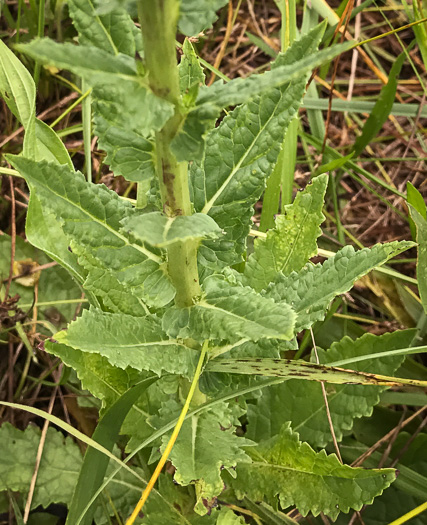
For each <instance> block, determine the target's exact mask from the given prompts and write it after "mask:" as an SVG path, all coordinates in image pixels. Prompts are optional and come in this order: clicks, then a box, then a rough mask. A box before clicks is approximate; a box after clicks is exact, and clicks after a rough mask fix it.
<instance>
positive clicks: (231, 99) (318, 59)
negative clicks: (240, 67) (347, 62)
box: [197, 24, 354, 108]
mask: <svg viewBox="0 0 427 525" xmlns="http://www.w3.org/2000/svg"><path fill="white" fill-rule="evenodd" d="M324 27H325V24H320V25H319V26H317V27H316V28H314V29H313V30H312V31H311V32H310V33H309V34H308V35H305V36H304V37H302V38H301V39H300V40H298V41H296V45H295V44H293V45H292V46H291V47H290V49H289V52H288V53H286V54H285V55H279V57H278V59H277V60H276V62H275V63H274V64H275V66H274V69H273V70H272V71H267V72H266V73H263V74H262V75H251V76H250V77H248V78H236V79H233V80H231V81H230V82H227V83H226V84H225V83H223V82H215V83H214V84H213V85H212V86H210V87H204V88H201V89H200V91H199V96H198V99H197V104H198V105H199V106H202V105H204V104H208V105H210V106H215V107H217V108H223V107H227V106H234V105H236V104H241V103H244V102H247V101H248V100H250V99H252V98H253V97H255V96H257V95H259V94H261V93H265V92H268V91H270V90H271V89H273V88H275V87H279V86H281V85H283V84H284V83H286V82H291V81H293V80H295V79H298V78H301V77H303V76H305V75H307V74H309V73H310V72H311V71H312V70H313V69H314V68H316V67H318V66H320V65H321V64H323V63H324V62H328V61H329V60H331V59H332V58H334V57H335V56H337V55H340V54H341V53H344V52H345V51H347V50H348V49H350V48H351V47H352V46H353V45H354V43H353V42H346V43H344V44H337V45H335V46H332V47H329V48H326V49H322V50H320V51H315V49H313V47H312V46H313V43H315V44H316V46H317V45H318V43H319V37H320V38H321V36H322V34H323V30H324ZM301 42H302V43H303V44H304V46H305V50H304V51H305V53H304V54H302V55H301V54H299V53H298V52H297V53H296V54H295V51H296V49H298V48H300V46H298V44H301ZM307 48H308V49H307ZM301 51H302V49H301V48H300V52H301ZM286 55H287V57H288V59H287V60H283V59H282V58H281V57H285V56H286Z"/></svg>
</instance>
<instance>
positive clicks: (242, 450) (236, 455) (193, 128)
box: [0, 0, 414, 525]
mask: <svg viewBox="0 0 427 525" xmlns="http://www.w3.org/2000/svg"><path fill="white" fill-rule="evenodd" d="M226 3H227V2H225V1H224V0H216V1H215V2H209V1H207V0H203V1H195V0H181V2H179V1H178V0H162V1H159V0H139V1H138V2H137V13H138V19H139V24H140V29H139V27H137V26H136V25H135V23H134V21H133V19H132V17H131V15H132V16H134V15H135V4H134V3H131V2H129V3H128V2H123V1H119V0H110V1H109V2H105V3H103V2H97V3H96V2H95V3H91V2H87V1H86V0H68V8H69V12H70V16H71V17H72V20H73V24H74V26H75V28H76V30H77V32H78V45H76V44H75V43H61V44H60V43H56V42H54V41H52V40H49V39H44V38H42V39H37V40H33V41H31V42H30V43H27V44H22V45H17V46H16V49H17V50H18V51H19V52H20V53H22V54H24V55H25V56H27V57H30V58H32V59H34V60H35V61H37V62H38V63H39V64H43V65H46V66H55V67H56V68H59V69H65V70H68V71H70V72H72V73H73V74H74V75H76V76H77V77H80V78H81V79H82V81H83V82H84V85H85V86H86V87H89V88H90V89H91V93H90V97H91V109H92V115H93V134H94V135H95V136H96V137H98V147H99V148H100V149H101V150H103V151H105V153H106V157H105V162H106V163H107V164H108V165H109V166H110V168H111V170H112V171H113V172H114V174H115V175H122V176H123V177H124V178H125V179H126V180H128V181H130V182H131V183H135V184H136V185H137V199H136V201H135V202H132V201H131V200H129V199H124V198H122V197H120V196H119V195H118V194H116V193H115V192H114V191H112V190H110V189H108V188H107V187H106V186H104V185H102V184H94V183H92V182H89V181H87V180H86V178H85V177H84V175H83V174H82V173H80V172H78V171H76V170H75V169H74V167H73V163H72V161H71V159H70V157H69V155H68V152H67V150H66V149H65V147H64V145H63V143H62V142H61V140H60V139H59V138H58V136H57V135H56V134H55V133H54V132H53V131H52V129H50V128H48V127H47V126H46V125H45V124H44V123H43V122H41V121H40V120H38V119H37V118H36V116H35V115H36V111H35V87H34V83H33V81H32V78H31V76H30V75H29V73H28V72H27V71H26V69H25V68H24V66H23V65H22V64H21V63H20V62H19V61H18V59H17V58H16V57H15V56H14V55H13V53H12V52H11V51H9V50H7V48H5V49H3V47H2V55H3V56H4V57H7V60H8V61H9V62H7V63H8V67H10V69H9V71H12V70H13V71H18V72H19V75H17V76H19V78H20V80H19V81H15V83H14V84H13V83H10V81H9V80H8V77H7V75H5V67H6V66H4V64H6V59H4V60H3V62H2V64H3V66H2V67H3V70H2V75H1V86H0V87H1V91H2V93H3V95H4V96H5V100H6V102H7V103H8V105H9V107H10V109H11V110H12V111H13V112H14V114H15V116H16V117H17V118H18V119H19V120H20V121H21V123H22V124H23V126H24V127H25V140H24V146H23V152H22V154H20V155H15V156H14V155H8V156H7V160H8V161H9V162H10V164H11V165H12V166H13V167H14V168H15V169H16V170H17V171H18V172H19V173H20V174H21V175H22V176H23V177H24V178H25V180H26V181H27V183H28V186H29V188H30V194H31V196H30V202H29V207H28V216H27V223H26V235H27V239H28V241H29V242H30V243H31V244H32V245H34V246H35V247H37V248H38V249H40V250H42V251H44V252H45V253H46V254H47V255H49V257H51V258H52V259H53V260H54V261H57V262H58V263H59V264H60V265H61V266H63V267H64V268H66V270H67V271H68V272H69V273H70V274H71V276H72V277H73V278H74V280H75V281H76V282H77V283H78V285H79V286H80V287H81V289H82V290H83V291H84V293H85V297H86V298H87V300H88V302H89V305H88V307H87V308H84V309H83V311H82V312H81V314H80V315H79V317H78V318H77V319H75V320H74V321H72V322H70V323H69V325H68V327H67V328H66V329H65V330H61V331H59V332H58V333H57V334H56V335H54V336H53V338H52V339H50V340H47V341H46V342H45V345H44V350H45V351H46V352H49V353H50V354H52V355H54V356H57V357H59V358H60V359H61V360H62V361H63V363H64V364H65V365H67V366H69V367H71V368H73V369H74V370H75V372H76V374H77V376H78V378H79V379H80V381H81V385H82V387H83V388H84V389H86V390H87V391H89V392H90V393H91V394H92V395H93V396H94V397H95V398H97V399H98V400H100V406H101V408H100V415H101V419H100V423H99V425H100V427H101V425H104V427H106V422H107V421H110V422H109V425H110V428H111V432H112V435H115V439H113V440H112V441H111V440H110V442H109V441H108V440H106V439H105V437H104V438H102V439H99V440H98V441H99V443H100V444H101V445H102V447H104V448H103V450H104V451H105V449H106V448H107V449H108V450H109V451H110V452H111V454H112V455H115V456H116V457H117V458H118V457H119V456H120V454H119V452H118V449H117V447H116V446H115V445H114V442H115V441H116V438H117V437H118V436H117V434H118V432H119V430H120V432H121V434H122V436H123V437H122V438H121V439H120V443H122V444H123V440H124V439H125V440H126V441H125V442H126V452H128V453H132V454H133V455H135V459H136V460H137V461H135V462H134V463H133V464H131V465H132V466H131V468H130V469H129V470H130V472H129V470H126V469H124V468H123V465H122V468H121V469H120V468H118V469H116V466H117V465H116V464H115V463H114V461H110V465H109V466H108V460H109V458H108V457H107V456H105V455H103V452H102V451H96V454H99V456H96V457H97V458H98V461H93V460H92V464H91V465H92V469H89V468H88V467H87V465H88V462H89V460H90V458H91V454H92V458H93V457H94V456H93V454H95V452H94V450H92V449H91V448H89V449H88V452H87V455H86V458H85V460H84V462H83V460H82V458H81V456H80V453H79V449H78V447H77V445H76V444H75V443H73V442H72V441H68V440H67V447H68V452H67V457H68V458H69V459H70V458H71V459H70V461H71V460H72V463H73V465H74V466H75V465H77V466H78V468H77V471H76V472H75V474H73V475H71V478H72V483H71V487H70V489H69V490H68V491H67V490H63V491H62V493H60V494H58V496H55V497H52V499H50V500H49V498H47V497H46V496H44V497H43V495H42V493H41V492H39V493H37V491H36V497H35V498H34V501H33V505H34V506H37V505H45V506H47V505H48V504H49V503H50V502H52V501H56V502H60V503H63V504H66V505H67V506H68V507H69V513H68V518H67V524H68V525H76V524H77V523H81V524H90V523H92V520H93V519H94V520H95V522H96V523H97V524H103V523H110V521H109V520H110V518H109V517H108V515H113V514H116V515H117V514H119V515H121V516H122V517H123V518H124V519H126V517H128V516H129V515H130V514H131V512H132V509H133V508H134V506H135V504H136V503H137V501H138V500H139V498H140V494H141V491H143V490H144V488H145V484H146V482H147V481H148V478H149V476H150V475H151V473H152V471H153V470H154V467H155V464H156V463H157V461H158V460H159V458H160V457H161V455H162V454H163V453H164V452H165V450H166V447H167V445H168V442H169V439H170V436H171V434H172V431H173V429H174V427H175V423H176V420H177V418H178V416H179V415H180V413H181V411H182V407H183V405H184V403H185V401H186V399H187V401H188V403H189V410H188V412H187V413H186V418H185V421H184V423H183V425H182V428H181V429H180V432H179V434H178V436H177V438H176V441H175V442H174V446H173V447H172V449H171V450H170V451H169V449H167V452H168V454H167V459H168V460H169V462H170V467H169V468H168V469H167V471H165V472H164V473H162V474H161V475H160V477H159V480H158V482H157V483H156V485H155V488H154V489H153V490H152V491H151V493H150V494H149V495H148V499H147V502H146V503H145V506H144V507H143V511H142V514H140V515H139V517H138V518H137V520H139V521H137V522H138V523H144V524H153V525H159V524H162V523H165V524H170V523H177V524H187V525H188V524H198V523H206V524H210V523H211V524H215V523H218V524H222V525H226V524H243V523H244V522H245V521H244V519H243V517H242V515H243V514H241V513H240V512H239V509H240V510H243V511H245V509H246V511H245V512H247V513H249V514H247V515H251V514H250V513H251V512H256V509H262V511H263V512H264V513H265V514H266V515H267V514H268V513H270V515H271V516H273V515H274V516H276V517H277V516H279V517H280V516H282V518H281V519H282V520H283V521H281V523H288V522H289V523H294V521H293V520H292V519H291V518H288V517H286V516H284V514H282V513H283V512H285V511H286V512H288V511H289V510H291V509H292V508H296V509H297V511H298V512H299V513H300V514H301V515H302V516H306V515H307V514H309V513H311V514H312V516H314V517H316V516H319V514H321V513H322V514H323V515H326V516H329V517H330V518H331V519H332V520H335V519H336V518H337V517H338V515H339V514H340V513H348V512H350V511H351V510H352V509H353V510H360V509H361V508H362V506H364V505H369V504H371V503H372V502H373V501H374V498H376V497H377V496H380V495H381V494H382V493H383V491H384V490H385V489H387V488H388V487H389V485H390V484H391V483H393V481H394V480H395V478H396V471H395V470H394V469H391V468H383V469H366V468H353V467H351V466H348V465H345V464H342V462H341V461H340V459H339V458H338V457H337V455H336V454H335V453H334V452H333V448H331V444H332V442H333V436H332V433H331V422H332V426H333V431H334V434H335V438H336V441H337V442H338V443H339V442H340V441H341V440H342V439H343V437H344V436H345V435H348V434H349V433H351V430H352V427H353V422H354V421H355V419H356V418H361V417H363V416H369V415H370V414H371V413H372V410H373V407H374V406H375V405H376V404H378V402H379V399H380V397H379V396H380V393H381V392H382V391H383V390H384V389H385V388H387V387H389V386H392V385H395V384H402V382H403V383H405V381H406V384H411V380H399V379H393V375H394V373H395V372H396V370H397V369H398V368H399V366H400V365H401V364H402V362H403V360H404V355H400V354H399V353H396V355H391V356H388V357H384V358H378V357H377V358H374V357H367V358H365V359H364V356H371V354H381V353H382V352H385V351H387V352H388V351H391V350H399V349H402V348H406V347H408V346H409V345H410V344H411V341H412V340H413V337H414V331H413V330H403V331H396V332H394V333H388V334H384V335H381V336H374V335H371V334H366V335H363V336H362V337H360V338H359V339H355V340H354V339H350V338H349V337H346V338H344V339H343V340H338V341H336V342H335V343H333V344H332V345H331V347H330V348H329V349H327V350H323V349H320V348H319V349H318V350H317V353H315V352H314V351H313V353H312V355H311V356H309V357H308V358H307V359H306V360H298V359H296V360H291V359H289V357H290V356H293V355H294V354H295V352H294V351H295V350H297V349H298V342H297V341H298V340H297V337H298V335H299V334H302V333H303V332H305V331H310V330H311V328H312V327H313V325H314V324H315V323H317V322H319V321H322V320H323V319H324V318H325V316H326V314H327V312H328V308H329V306H330V304H331V301H332V300H333V299H334V298H335V297H337V296H339V295H340V294H344V293H346V292H348V291H349V290H350V289H351V288H352V286H353V284H354V283H355V281H357V280H358V279H360V278H361V277H363V276H364V275H366V274H367V273H368V272H370V271H371V270H372V269H374V268H376V267H378V266H380V265H382V264H384V263H386V262H387V261H388V260H389V259H390V258H392V257H394V256H395V255H397V254H400V253H401V252H403V251H405V250H407V249H408V248H410V247H412V246H413V245H414V243H412V242H406V241H402V242H391V243H388V244H378V245H375V246H373V247H372V248H369V249H368V248H365V249H361V250H355V249H354V248H353V247H352V246H344V247H343V248H342V249H340V250H339V251H338V252H337V253H336V255H335V256H333V257H330V258H329V259H327V260H326V261H325V262H324V263H323V264H320V263H318V264H313V263H312V262H310V259H311V258H312V257H313V256H315V255H317V253H318V247H317V239H318V237H319V236H320V235H321V233H322V232H321V229H320V225H321V224H322V222H323V221H324V216H323V213H322V208H323V205H324V196H325V192H326V188H327V185H328V175H326V174H324V175H319V176H315V177H313V178H312V179H311V181H310V182H309V183H308V184H307V186H306V187H305V188H304V189H303V191H301V192H297V194H296V197H295V200H294V202H293V203H292V204H289V205H285V206H284V207H283V210H282V213H281V214H279V215H277V216H276V219H275V225H274V227H273V228H271V229H270V230H268V232H267V233H266V234H261V233H259V234H258V232H256V231H255V232H254V231H253V228H254V225H253V222H252V216H253V215H254V206H255V204H256V203H257V202H258V201H259V200H260V199H261V197H262V195H263V191H264V189H265V186H266V183H267V181H268V179H269V177H270V175H271V174H272V172H273V169H274V167H275V165H276V163H277V160H278V156H279V153H280V151H281V148H282V144H283V138H284V135H285V133H286V129H287V127H288V126H289V124H290V123H291V122H292V121H294V119H295V118H296V117H297V115H298V110H299V108H300V107H301V105H302V101H303V97H304V94H305V91H306V86H307V82H308V80H309V78H310V76H311V74H312V72H313V70H315V69H316V68H318V67H319V66H320V65H322V64H324V63H325V62H327V61H330V60H331V59H333V58H334V57H336V56H338V55H339V54H341V53H343V52H344V51H346V50H348V49H349V48H350V47H351V46H352V45H353V44H352V43H344V44H338V45H335V46H332V47H327V48H322V49H320V50H319V46H320V44H321V42H322V37H323V34H324V31H325V24H323V23H322V24H320V25H318V26H317V27H314V28H313V29H312V30H311V31H310V32H308V34H305V35H303V36H301V37H300V38H299V39H298V40H296V41H295V42H294V43H293V44H292V45H291V46H290V47H289V49H288V50H287V51H286V52H285V53H280V54H279V55H278V57H277V59H276V60H275V61H274V62H273V63H272V64H271V69H270V70H269V71H267V72H265V73H263V74H259V75H255V74H254V75H252V76H250V77H249V78H238V79H235V80H231V81H229V82H224V81H223V80H217V81H215V82H214V83H213V84H212V85H211V86H209V87H207V86H206V85H205V73H204V69H203V68H202V66H201V65H200V61H199V59H198V56H197V54H196V52H195V49H194V47H193V44H192V43H191V40H190V39H189V38H186V39H185V40H184V43H183V45H182V49H181V51H180V53H179V60H178V62H177V48H176V35H177V31H178V32H179V33H181V34H184V35H186V36H187V37H192V36H196V35H198V34H199V33H200V32H201V31H203V30H204V29H205V28H207V27H209V26H210V25H211V24H212V22H213V21H214V20H215V19H216V14H215V13H216V10H217V9H218V8H220V7H222V6H224V5H225V4H226ZM4 47H5V46H4ZM8 82H9V84H8ZM19 82H21V84H19ZM24 88H25V89H24ZM251 234H254V235H255V241H254V243H253V247H252V244H251V243H249V244H248V238H249V237H250V235H251ZM201 356H202V359H201ZM352 358H356V359H355V362H354V363H352V364H349V365H348V366H347V367H345V366H344V368H342V367H341V368H336V367H334V366H333V365H334V364H335V363H339V362H340V361H345V360H348V361H350V362H351V360H352ZM324 382H327V383H328V384H330V385H332V387H333V390H331V391H330V392H329V390H328V392H329V396H328V397H329V403H328V405H329V411H330V420H328V417H327V412H326V408H325V401H324V397H323V395H322V385H323V384H324ZM191 385H193V387H194V385H196V386H195V388H191ZM132 387H133V388H132ZM328 389H329V387H328ZM190 391H191V399H190V397H188V395H189V392H190ZM331 392H332V393H331ZM188 403H187V404H188ZM118 407H119V408H120V410H119V408H118ZM113 415H114V417H113ZM50 432H51V433H52V443H51V445H50V446H52V447H54V446H55V443H54V434H55V433H59V432H58V431H55V430H52V429H51V430H50ZM114 432H115V434H114ZM100 435H101V431H99V433H98V436H100ZM93 439H94V440H95V441H96V440H97V434H96V433H95V435H94V436H93ZM48 443H50V442H48ZM57 446H59V445H58V444H57ZM328 447H329V448H328ZM326 448H327V449H328V451H326V450H325V449H326ZM119 463H120V461H119ZM94 465H95V466H96V467H95V468H93V466H94ZM70 469H71V465H70ZM79 469H81V473H80V477H79ZM75 470H76V469H75V468H74V471H75ZM94 472H95V473H94ZM73 476H74V477H73ZM105 476H106V480H107V481H104V477H105ZM89 479H90V480H91V481H90V483H91V485H90V488H87V487H88V485H86V490H84V489H82V487H85V481H86V483H87V482H88V480H89ZM10 488H11V489H13V490H20V489H19V488H16V487H10ZM101 489H104V492H102V491H101ZM55 490H56V489H55ZM55 490H54V489H51V492H52V493H53V492H54V491H55ZM97 493H98V497H95V496H96V495H97ZM107 495H108V496H107ZM106 502H107V503H106ZM108 502H110V503H108ZM230 505H231V506H230ZM233 509H234V510H233ZM283 516H284V517H283ZM285 518H286V519H285ZM286 520H288V521H286ZM267 522H268V521H267ZM267 522H266V523H267ZM268 523H269V522H268ZM274 523H278V521H274Z"/></svg>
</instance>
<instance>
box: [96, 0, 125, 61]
mask: <svg viewBox="0 0 427 525" xmlns="http://www.w3.org/2000/svg"><path fill="white" fill-rule="evenodd" d="M89 4H90V7H91V8H92V11H93V12H94V13H95V12H96V10H95V6H94V5H93V2H92V0H89ZM110 16H111V15H110ZM95 20H96V21H97V22H98V24H99V25H100V26H101V28H102V30H103V31H104V33H105V36H106V37H107V40H108V41H109V42H110V45H111V47H112V49H113V53H114V54H115V55H116V56H117V55H118V54H119V50H118V49H117V47H116V45H115V44H114V42H113V39H112V38H111V35H110V33H109V32H108V31H107V28H106V27H105V26H104V24H103V23H102V22H101V18H100V16H99V15H95Z"/></svg>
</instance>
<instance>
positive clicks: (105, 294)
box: [83, 261, 148, 317]
mask: <svg viewBox="0 0 427 525" xmlns="http://www.w3.org/2000/svg"><path fill="white" fill-rule="evenodd" d="M84 264H85V266H86V268H87V270H88V273H87V277H86V280H85V281H84V283H83V287H84V289H85V290H86V291H88V292H90V293H93V294H94V295H96V297H98V299H99V300H100V302H101V303H102V307H103V309H104V310H106V311H108V312H112V313H115V314H120V313H122V314H129V315H133V316H135V317H144V316H145V315H146V314H147V313H148V309H147V306H146V305H145V304H144V301H142V300H141V297H140V296H139V294H138V293H137V292H136V291H135V290H133V289H132V287H131V286H128V285H127V284H126V283H123V282H120V281H119V280H118V279H117V277H116V276H115V275H114V273H113V272H112V271H111V270H109V269H108V268H97V267H95V266H91V265H90V264H89V263H88V261H85V262H84Z"/></svg>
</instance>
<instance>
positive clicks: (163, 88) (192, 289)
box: [138, 0, 200, 307]
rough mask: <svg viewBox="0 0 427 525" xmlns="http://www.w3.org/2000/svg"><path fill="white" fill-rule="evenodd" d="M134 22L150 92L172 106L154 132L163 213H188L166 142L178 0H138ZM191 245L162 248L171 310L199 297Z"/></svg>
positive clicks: (174, 82) (175, 123) (180, 165)
mask: <svg viewBox="0 0 427 525" xmlns="http://www.w3.org/2000/svg"><path fill="white" fill-rule="evenodd" d="M138 12H139V19H140V22H141V29H142V36H143V41H144V53H145V63H146V67H147V70H148V79H149V84H150V88H151V90H152V91H153V92H154V93H155V94H156V95H157V96H158V97H162V98H164V99H165V100H167V101H168V102H171V103H172V104H174V106H175V112H174V115H173V116H172V118H171V119H170V120H169V121H168V122H167V123H166V124H165V126H164V127H163V129H162V130H161V131H159V132H158V133H156V155H157V166H156V168H157V176H158V179H159V185H160V193H161V197H162V204H163V211H164V213H165V214H166V215H167V216H169V217H175V216H177V215H191V214H192V205H191V200H190V191H189V186H188V165H187V162H177V160H176V158H175V156H174V155H173V153H172V151H171V149H170V144H171V142H172V139H173V138H174V136H175V135H176V133H177V131H178V129H179V126H180V124H181V123H182V121H183V119H184V115H183V113H182V112H181V108H180V103H179V101H180V91H179V77H178V68H177V60H176V49H175V33H176V26H177V22H178V15H179V1H178V0H139V2H138ZM197 247H198V243H196V242H195V241H186V242H177V243H175V244H173V245H171V246H170V247H169V248H168V273H169V276H170V278H171V280H172V283H173V284H174V286H175V288H176V296H175V303H176V304H177V306H180V307H185V306H191V305H192V304H193V302H194V298H195V297H197V296H198V295H200V286H199V276H198V271H197Z"/></svg>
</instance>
